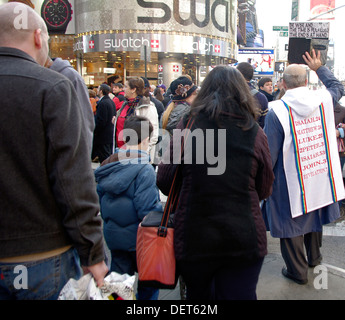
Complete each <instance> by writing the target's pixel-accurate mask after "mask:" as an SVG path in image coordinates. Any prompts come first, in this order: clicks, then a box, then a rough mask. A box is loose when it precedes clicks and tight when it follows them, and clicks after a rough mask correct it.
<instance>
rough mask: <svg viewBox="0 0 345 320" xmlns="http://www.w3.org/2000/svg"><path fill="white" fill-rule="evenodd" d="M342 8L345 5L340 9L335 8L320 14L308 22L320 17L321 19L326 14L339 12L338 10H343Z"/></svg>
mask: <svg viewBox="0 0 345 320" xmlns="http://www.w3.org/2000/svg"><path fill="white" fill-rule="evenodd" d="M342 7H345V4H344V5H342V6H340V7H338V8H334V9H331V10H328V11H326V12H323V13H320V14H318V15H317V16H315V17H313V18H310V19H309V20H308V21H311V20H314V19H317V18H319V17H321V16H323V15H325V14H327V13H331V12H333V11H335V10H338V9H340V8H342Z"/></svg>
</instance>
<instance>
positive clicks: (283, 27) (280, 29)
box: [273, 26, 289, 31]
mask: <svg viewBox="0 0 345 320" xmlns="http://www.w3.org/2000/svg"><path fill="white" fill-rule="evenodd" d="M273 31H289V27H288V26H273Z"/></svg>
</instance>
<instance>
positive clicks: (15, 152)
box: [0, 2, 108, 300]
mask: <svg viewBox="0 0 345 320" xmlns="http://www.w3.org/2000/svg"><path fill="white" fill-rule="evenodd" d="M26 22H27V23H26ZM20 23H23V24H20ZM47 54H48V32H47V28H46V25H45V23H44V21H43V20H42V18H41V17H40V16H39V15H38V14H37V13H36V12H35V11H34V10H33V9H31V8H30V7H29V6H27V5H24V4H19V3H16V2H11V3H7V4H4V5H1V6H0V86H1V88H2V89H3V90H4V92H6V95H5V96H4V97H3V99H2V102H1V107H2V108H1V109H2V112H1V113H0V121H1V139H0V162H1V165H2V174H1V182H0V188H1V193H0V207H1V210H0V221H1V223H0V248H1V249H0V300H1V299H56V298H57V297H58V295H59V292H60V291H61V289H62V287H63V286H64V285H65V284H66V282H67V281H68V280H69V278H77V277H79V276H80V275H81V268H80V264H79V259H80V263H81V265H82V266H83V267H85V268H84V270H85V271H87V272H89V271H91V272H92V274H93V276H94V278H95V280H96V281H97V284H98V285H102V284H103V280H104V276H105V275H106V273H107V271H108V268H107V267H106V265H105V263H104V258H105V257H104V247H103V238H102V230H101V218H100V217H99V215H98V212H99V205H98V197H97V193H96V186H95V183H94V178H93V172H92V168H91V164H90V155H89V152H88V141H87V139H88V137H87V132H86V129H85V128H84V126H83V121H82V115H81V112H80V106H79V105H78V104H79V101H78V97H77V94H76V91H75V89H74V87H73V85H72V83H71V82H70V81H69V80H68V79H67V78H66V77H64V76H62V75H61V74H59V73H57V72H55V71H52V70H50V69H47V68H44V64H45V62H46V60H47ZM18 88H20V92H18ZM77 253H78V254H77ZM18 265H20V270H21V272H22V277H21V279H20V281H15V280H16V277H18V271H16V267H17V266H18ZM19 276H20V275H19ZM17 280H18V279H17Z"/></svg>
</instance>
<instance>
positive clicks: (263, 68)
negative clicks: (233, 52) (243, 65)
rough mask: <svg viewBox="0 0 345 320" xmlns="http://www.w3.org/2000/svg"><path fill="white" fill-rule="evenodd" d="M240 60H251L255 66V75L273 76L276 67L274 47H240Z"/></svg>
mask: <svg viewBox="0 0 345 320" xmlns="http://www.w3.org/2000/svg"><path fill="white" fill-rule="evenodd" d="M237 60H238V62H249V63H250V64H251V65H252V66H253V68H254V76H258V77H262V76H273V75H274V67H275V56H274V49H261V48H260V49H258V48H245V49H238V55H237Z"/></svg>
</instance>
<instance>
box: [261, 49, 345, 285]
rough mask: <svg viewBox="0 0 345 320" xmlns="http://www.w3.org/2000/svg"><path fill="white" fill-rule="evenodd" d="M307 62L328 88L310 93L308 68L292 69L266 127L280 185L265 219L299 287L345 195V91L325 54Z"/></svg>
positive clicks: (287, 273)
mask: <svg viewBox="0 0 345 320" xmlns="http://www.w3.org/2000/svg"><path fill="white" fill-rule="evenodd" d="M303 58H304V60H305V62H306V64H307V65H308V66H309V68H310V69H311V70H313V71H316V73H317V75H318V77H319V78H320V80H321V81H322V82H323V84H324V85H325V86H326V88H327V89H321V90H316V91H311V90H309V89H308V88H307V87H306V85H307V73H306V68H305V66H301V65H290V66H289V67H288V68H287V69H286V71H285V73H284V76H283V85H284V89H285V90H286V93H285V95H284V96H283V97H282V99H281V100H276V101H273V102H271V103H270V104H269V108H271V110H270V111H269V112H268V114H267V116H266V120H265V128H264V131H265V133H266V135H267V138H268V143H269V147H270V152H271V156H272V163H273V168H274V174H275V181H274V185H273V193H272V195H271V196H270V197H269V198H268V199H267V201H266V202H265V203H264V205H263V215H264V217H265V220H266V225H267V227H268V228H269V230H270V231H271V235H272V236H273V237H276V238H280V243H281V253H282V256H283V258H284V261H285V263H286V267H284V268H283V270H282V273H283V275H284V276H285V277H287V278H289V279H292V280H293V281H295V282H297V283H298V284H305V283H307V281H308V265H309V266H310V267H313V266H316V265H317V264H319V263H320V261H321V259H322V256H321V252H320V246H321V239H322V233H321V232H322V225H323V224H327V223H330V222H332V221H334V220H336V219H337V218H338V217H339V206H338V204H337V201H339V200H340V199H343V198H344V197H345V192H344V186H343V182H342V173H341V170H340V162H339V156H338V150H337V143H336V136H335V133H334V132H335V130H334V128H335V125H334V114H333V107H334V104H335V103H336V102H337V101H338V100H339V99H340V98H341V96H342V95H343V93H344V88H343V86H342V84H341V83H340V82H339V81H338V80H337V79H336V78H335V77H334V76H333V74H332V73H331V72H330V71H329V70H328V69H327V68H326V67H324V66H321V60H320V52H319V53H318V54H317V55H316V54H315V51H313V52H312V56H310V55H309V54H308V53H306V54H305V55H304V56H303ZM303 244H304V245H305V247H306V253H307V260H306V258H305V253H304V245H303Z"/></svg>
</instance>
